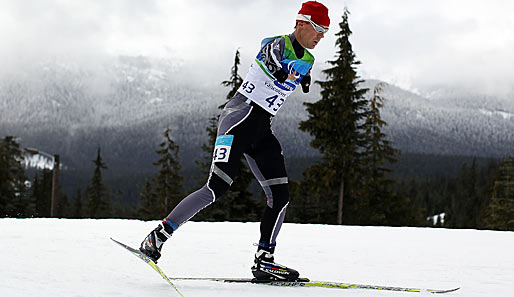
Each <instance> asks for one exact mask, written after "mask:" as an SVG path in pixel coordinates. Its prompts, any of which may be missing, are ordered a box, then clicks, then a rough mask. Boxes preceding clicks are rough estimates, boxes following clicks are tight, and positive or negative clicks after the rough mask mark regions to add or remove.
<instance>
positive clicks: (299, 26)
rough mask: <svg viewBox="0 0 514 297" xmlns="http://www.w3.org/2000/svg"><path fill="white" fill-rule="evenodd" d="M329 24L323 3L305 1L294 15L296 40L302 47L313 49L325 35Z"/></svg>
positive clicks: (326, 9) (326, 10)
mask: <svg viewBox="0 0 514 297" xmlns="http://www.w3.org/2000/svg"><path fill="white" fill-rule="evenodd" d="M329 25H330V19H329V17H328V8H326V7H325V5H323V4H321V3H319V2H316V1H308V2H305V3H303V4H302V8H301V9H300V11H299V12H298V15H297V16H296V27H295V37H296V40H298V42H299V43H300V45H301V46H303V47H304V48H308V49H313V48H314V47H315V46H316V45H317V44H318V42H319V41H320V40H321V38H323V37H324V36H325V33H326V32H327V31H328V26H329Z"/></svg>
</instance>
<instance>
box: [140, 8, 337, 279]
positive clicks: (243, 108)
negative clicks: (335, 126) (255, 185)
mask: <svg viewBox="0 0 514 297" xmlns="http://www.w3.org/2000/svg"><path fill="white" fill-rule="evenodd" d="M329 24H330V19H329V17H328V9H327V8H326V7H325V6H324V5H323V4H321V3H319V2H316V1H308V2H305V3H303V4H302V7H301V9H300V11H299V12H298V15H297V17H296V26H295V30H294V32H293V33H292V34H289V35H283V36H276V37H271V38H266V39H264V40H263V41H262V44H261V50H260V51H259V53H258V55H257V58H256V59H255V60H254V61H253V63H252V65H251V66H250V69H249V71H248V74H247V75H246V78H245V80H244V81H243V83H242V85H241V87H240V88H239V89H238V91H237V92H236V94H235V95H234V97H232V99H231V100H230V101H229V102H228V103H227V105H226V106H225V108H224V110H223V111H222V114H221V115H220V118H219V121H218V131H217V138H216V142H215V148H214V155H213V160H212V165H211V169H210V173H209V178H208V180H207V183H206V184H205V185H204V186H203V187H202V188H200V189H199V190H197V191H196V192H194V193H191V194H190V195H189V196H187V197H185V198H184V199H183V200H182V201H181V202H180V203H179V204H178V205H177V206H176V207H175V208H174V209H173V210H172V211H171V213H170V214H169V215H168V217H166V218H165V219H164V220H163V222H162V223H160V224H159V225H158V226H157V228H155V229H154V230H153V231H152V232H150V234H149V235H148V236H147V237H146V238H145V239H144V240H143V242H142V243H141V247H140V250H141V252H142V253H144V254H145V255H147V256H148V257H150V258H151V259H153V260H154V261H155V262H157V260H158V259H159V258H160V256H161V249H162V246H163V244H164V242H165V241H166V240H167V239H169V238H170V237H171V235H172V234H173V232H175V231H176V230H177V229H178V228H179V227H180V226H181V225H182V224H184V223H185V222H187V221H188V220H189V219H191V218H192V217H193V216H194V215H195V214H196V213H198V212H199V211H201V210H202V209H203V208H205V207H207V206H208V205H210V204H211V203H213V202H215V201H216V200H217V199H219V198H220V197H221V196H222V195H223V194H224V193H225V192H226V191H227V190H228V189H229V187H230V185H231V184H232V181H233V179H234V177H235V175H236V173H237V170H238V164H239V160H240V158H241V157H242V156H243V155H244V156H245V158H246V160H247V161H248V164H249V166H250V169H251V170H252V172H253V174H254V175H255V177H256V178H257V180H258V181H259V183H260V184H261V186H262V188H263V190H264V192H265V194H266V197H267V203H266V207H265V210H264V214H263V216H262V220H261V224H260V233H261V234H260V240H259V244H258V248H257V252H256V253H255V259H254V265H253V266H252V273H253V275H254V276H255V278H257V279H259V280H269V279H275V280H296V279H297V278H298V277H299V273H298V272H297V271H296V270H294V269H291V268H288V267H286V266H283V265H280V264H278V263H276V262H275V261H274V256H273V254H274V251H275V246H276V238H277V235H278V233H279V231H280V227H281V225H282V222H283V220H284V217H285V213H286V208H287V205H288V203H289V192H288V187H287V183H288V179H287V173H286V168H285V163H284V156H283V154H282V148H281V146H280V143H279V141H278V140H277V138H276V137H275V135H274V134H273V132H272V130H271V121H272V119H273V117H274V116H275V114H276V113H277V111H278V110H279V109H280V107H281V106H282V105H283V104H284V101H285V100H286V97H287V96H289V95H290V94H291V93H292V92H293V91H294V90H295V89H296V87H297V86H298V85H301V87H302V90H303V92H304V93H307V92H309V85H310V83H311V77H310V70H311V68H312V64H313V63H314V57H313V56H312V54H311V53H310V52H309V51H308V50H307V49H314V47H316V45H317V44H318V42H319V41H320V40H321V39H322V38H323V37H324V34H325V33H326V32H327V31H328V26H329Z"/></svg>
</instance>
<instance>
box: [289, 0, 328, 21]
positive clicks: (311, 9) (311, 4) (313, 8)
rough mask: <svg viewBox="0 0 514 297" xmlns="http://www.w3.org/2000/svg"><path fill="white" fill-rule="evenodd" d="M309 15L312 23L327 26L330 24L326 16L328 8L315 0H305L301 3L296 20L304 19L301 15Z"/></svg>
mask: <svg viewBox="0 0 514 297" xmlns="http://www.w3.org/2000/svg"><path fill="white" fill-rule="evenodd" d="M301 15H303V16H310V19H311V21H313V22H314V23H316V24H318V25H321V26H325V27H328V26H329V25H330V18H329V17H328V8H326V7H325V5H323V4H321V3H319V2H317V1H307V2H305V3H303V4H302V8H301V9H300V11H299V12H298V16H297V17H296V19H297V20H304V18H303V17H302V16H301Z"/></svg>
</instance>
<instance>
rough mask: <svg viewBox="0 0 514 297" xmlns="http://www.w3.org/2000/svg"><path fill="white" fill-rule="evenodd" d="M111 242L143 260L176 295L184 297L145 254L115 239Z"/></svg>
mask: <svg viewBox="0 0 514 297" xmlns="http://www.w3.org/2000/svg"><path fill="white" fill-rule="evenodd" d="M111 240H112V241H114V242H115V243H116V244H118V245H119V246H121V247H123V248H125V249H126V250H128V251H129V252H130V253H132V254H133V255H134V256H136V257H138V258H139V259H141V260H143V261H144V262H145V263H146V264H148V265H150V267H152V268H153V270H155V271H156V272H157V273H159V275H160V276H161V277H162V278H163V279H164V280H165V281H166V282H168V284H170V285H171V286H172V287H173V289H175V291H177V293H178V294H179V295H180V296H182V297H184V295H183V294H182V292H180V290H179V289H178V288H177V286H175V284H174V283H173V282H172V281H171V280H172V279H171V278H169V277H167V276H166V274H165V273H164V272H163V271H162V269H161V268H159V266H157V264H156V263H155V262H154V261H153V260H152V259H150V258H148V257H147V256H146V255H145V254H143V253H141V251H139V250H137V249H135V248H132V247H130V246H128V245H126V244H124V243H121V242H119V241H117V240H116V239H113V238H111Z"/></svg>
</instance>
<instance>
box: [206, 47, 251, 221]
mask: <svg viewBox="0 0 514 297" xmlns="http://www.w3.org/2000/svg"><path fill="white" fill-rule="evenodd" d="M240 63H241V62H240V58H239V50H237V51H236V54H235V59H234V65H233V66H232V69H231V76H230V78H229V80H225V81H223V82H222V83H221V84H222V85H223V86H225V87H231V89H230V91H229V92H228V94H227V96H226V99H227V101H225V103H223V104H221V105H220V106H218V109H220V110H221V109H223V108H224V107H225V105H226V104H227V103H228V101H229V100H230V99H232V97H233V96H234V95H235V94H236V92H237V90H238V89H239V87H240V86H241V84H242V83H243V79H242V78H241V76H240V75H239V74H238V70H239V64H240ZM217 124H218V116H214V117H212V118H210V119H209V126H208V127H207V128H206V129H205V130H206V131H207V134H208V136H209V142H208V143H207V144H203V145H202V150H203V151H204V152H205V153H206V157H205V158H204V160H203V162H198V161H197V162H196V163H197V164H198V165H199V166H200V167H201V168H202V172H203V173H204V176H205V175H207V174H208V173H209V170H210V166H211V162H212V152H213V151H214V143H215V141H216V136H217V128H218V127H217ZM252 178H253V175H252V173H251V172H250V170H249V169H248V167H247V166H246V164H245V162H243V160H242V159H241V161H240V164H239V173H238V175H237V176H236V177H235V178H234V182H233V183H232V186H231V187H230V189H229V190H228V191H227V193H225V194H224V195H223V197H222V198H221V199H220V200H219V201H217V202H216V203H214V204H213V205H211V206H210V207H209V208H208V209H206V210H205V211H203V212H201V213H199V214H198V215H197V216H196V219H200V220H215V221H226V220H229V221H253V220H257V219H258V214H257V212H256V208H257V203H256V202H255V201H254V200H253V199H252V195H251V193H250V192H249V191H248V187H249V186H250V183H251V182H252ZM202 182H204V181H202Z"/></svg>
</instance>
